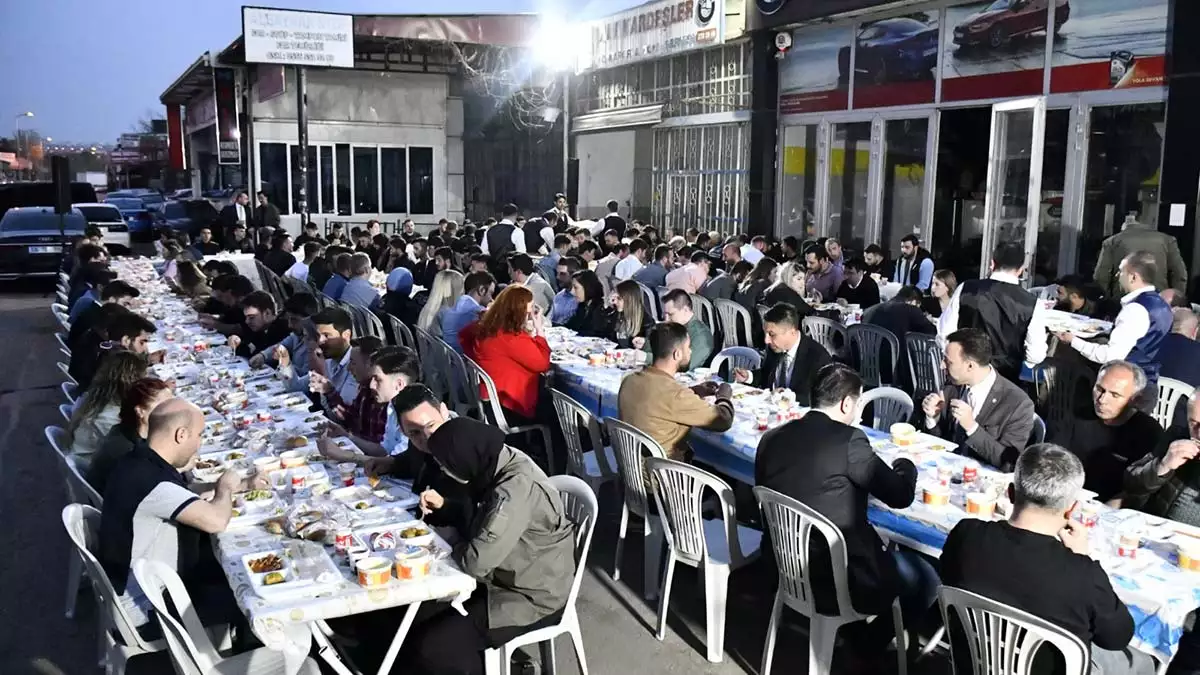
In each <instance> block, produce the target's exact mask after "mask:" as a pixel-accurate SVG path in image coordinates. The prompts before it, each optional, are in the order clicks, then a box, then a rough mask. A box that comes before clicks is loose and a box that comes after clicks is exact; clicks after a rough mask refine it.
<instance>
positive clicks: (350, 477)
mask: <svg viewBox="0 0 1200 675" xmlns="http://www.w3.org/2000/svg"><path fill="white" fill-rule="evenodd" d="M337 468H338V476H340V477H341V479H342V485H346V486H350V485H354V476H355V474H356V473H358V465H357V464H355V463H354V462H342V463H341V464H338V465H337Z"/></svg>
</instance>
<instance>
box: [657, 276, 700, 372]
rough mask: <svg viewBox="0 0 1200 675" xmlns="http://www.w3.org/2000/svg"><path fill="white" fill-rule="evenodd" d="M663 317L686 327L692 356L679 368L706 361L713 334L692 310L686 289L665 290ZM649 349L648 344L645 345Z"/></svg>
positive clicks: (694, 366) (693, 365) (690, 299)
mask: <svg viewBox="0 0 1200 675" xmlns="http://www.w3.org/2000/svg"><path fill="white" fill-rule="evenodd" d="M662 303H663V315H664V316H663V318H664V319H666V320H667V321H670V322H671V323H677V324H679V325H680V326H683V327H684V328H686V329H687V332H688V338H689V339H690V340H691V345H692V358H691V360H689V361H688V362H687V363H684V364H682V367H681V368H680V370H685V371H687V370H693V369H695V368H700V367H702V366H703V365H704V364H706V363H708V360H709V358H711V357H712V355H713V334H712V331H711V330H709V329H708V326H706V325H705V324H704V322H703V321H701V320H700V317H698V316H696V313H695V312H693V311H692V298H691V296H690V295H688V294H687V291H684V290H681V289H678V288H677V289H675V290H673V291H667V294H666V295H664V296H663V298H662ZM646 350H647V351H649V345H647V346H646Z"/></svg>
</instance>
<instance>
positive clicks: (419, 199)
mask: <svg viewBox="0 0 1200 675" xmlns="http://www.w3.org/2000/svg"><path fill="white" fill-rule="evenodd" d="M408 199H409V204H408V212H409V213H416V214H421V215H433V148H409V149H408Z"/></svg>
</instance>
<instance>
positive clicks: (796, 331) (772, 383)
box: [733, 303, 833, 406]
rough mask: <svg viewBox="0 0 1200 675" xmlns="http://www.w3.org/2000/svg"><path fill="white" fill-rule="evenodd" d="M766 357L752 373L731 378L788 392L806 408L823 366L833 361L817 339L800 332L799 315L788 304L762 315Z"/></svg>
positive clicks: (735, 371)
mask: <svg viewBox="0 0 1200 675" xmlns="http://www.w3.org/2000/svg"><path fill="white" fill-rule="evenodd" d="M763 332H764V333H765V336H766V341H767V347H769V349H768V350H767V356H766V358H765V359H763V364H762V368H760V369H759V370H758V371H757V372H755V373H750V372H749V371H746V370H742V369H740V368H739V369H736V370H734V372H733V376H734V379H736V380H737V381H738V382H744V383H746V382H749V383H752V384H753V385H754V386H756V387H761V388H763V389H791V390H792V391H793V392H795V394H796V402H797V403H799V404H800V405H802V406H807V405H809V395H810V393H811V391H812V388H813V385H814V384H815V382H816V377H817V373H818V372H819V371H820V370H821V368H822V367H824V366H826V365H828V364H830V363H832V362H833V358H832V357H830V356H829V352H827V351H825V348H824V347H822V346H821V345H820V343H818V342H817V341H816V340H813V339H812V338H810V337H808V336H807V335H804V334H803V333H801V332H800V315H799V314H798V313H797V312H796V308H795V307H792V306H791V305H788V304H784V303H780V304H778V305H775V306H774V307H772V308H771V309H770V310H768V311H767V313H766V314H765V315H764V316H763Z"/></svg>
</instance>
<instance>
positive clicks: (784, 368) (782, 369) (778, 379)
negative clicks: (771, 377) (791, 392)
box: [775, 352, 791, 389]
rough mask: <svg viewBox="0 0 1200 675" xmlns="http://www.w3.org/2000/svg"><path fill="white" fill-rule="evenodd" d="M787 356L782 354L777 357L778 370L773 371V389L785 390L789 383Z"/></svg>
mask: <svg viewBox="0 0 1200 675" xmlns="http://www.w3.org/2000/svg"><path fill="white" fill-rule="evenodd" d="M788 358H789V357H788V354H787V352H784V353H783V354H781V355H780V356H779V369H778V370H776V371H775V387H776V388H780V389H787V388H788V385H790V384H791V382H789V381H788V375H789V374H790V371H791V369H790V368H788Z"/></svg>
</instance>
